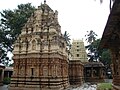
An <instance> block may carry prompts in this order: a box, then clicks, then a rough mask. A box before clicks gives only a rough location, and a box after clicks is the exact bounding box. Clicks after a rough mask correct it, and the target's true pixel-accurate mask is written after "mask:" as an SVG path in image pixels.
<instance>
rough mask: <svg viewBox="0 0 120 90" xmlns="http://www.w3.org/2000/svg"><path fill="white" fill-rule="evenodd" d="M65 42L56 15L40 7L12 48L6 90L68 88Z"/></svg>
mask: <svg viewBox="0 0 120 90" xmlns="http://www.w3.org/2000/svg"><path fill="white" fill-rule="evenodd" d="M66 49H67V48H66V42H65V39H64V37H63V35H62V34H61V27H60V25H59V23H58V12H57V11H55V12H54V11H53V10H52V9H51V8H50V7H49V6H48V5H47V4H46V2H44V4H41V6H39V7H38V9H36V11H35V12H34V13H33V15H31V17H30V18H29V19H28V21H27V23H26V24H25V26H24V27H23V29H22V33H21V34H20V35H19V37H18V38H17V40H16V42H15V44H14V51H13V54H14V57H13V59H14V72H13V76H12V80H11V84H10V87H9V90H28V89H29V90H49V89H52V90H60V89H63V88H66V87H67V86H68V85H69V80H68V54H67V50H66Z"/></svg>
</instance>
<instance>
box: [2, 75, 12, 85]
mask: <svg viewBox="0 0 120 90" xmlns="http://www.w3.org/2000/svg"><path fill="white" fill-rule="evenodd" d="M10 80H11V79H10V78H8V77H6V78H4V79H3V84H10Z"/></svg>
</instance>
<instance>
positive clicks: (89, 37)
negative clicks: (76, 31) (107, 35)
mask: <svg viewBox="0 0 120 90" xmlns="http://www.w3.org/2000/svg"><path fill="white" fill-rule="evenodd" d="M87 32H88V34H86V35H85V37H86V41H87V43H88V45H87V46H86V49H87V50H88V54H87V55H88V57H89V61H90V62H93V61H95V60H96V61H97V57H98V55H97V48H96V47H95V45H94V43H95V40H96V36H97V34H95V32H94V31H93V30H90V31H87ZM93 42H94V43H93Z"/></svg>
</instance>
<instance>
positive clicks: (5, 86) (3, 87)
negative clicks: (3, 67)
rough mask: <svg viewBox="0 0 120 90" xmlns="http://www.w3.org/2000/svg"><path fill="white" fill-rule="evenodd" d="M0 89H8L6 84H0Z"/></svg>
mask: <svg viewBox="0 0 120 90" xmlns="http://www.w3.org/2000/svg"><path fill="white" fill-rule="evenodd" d="M0 90H8V85H4V86H0Z"/></svg>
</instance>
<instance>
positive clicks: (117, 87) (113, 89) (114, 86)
mask: <svg viewBox="0 0 120 90" xmlns="http://www.w3.org/2000/svg"><path fill="white" fill-rule="evenodd" d="M112 87H113V88H112V90H120V86H117V85H112Z"/></svg>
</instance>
